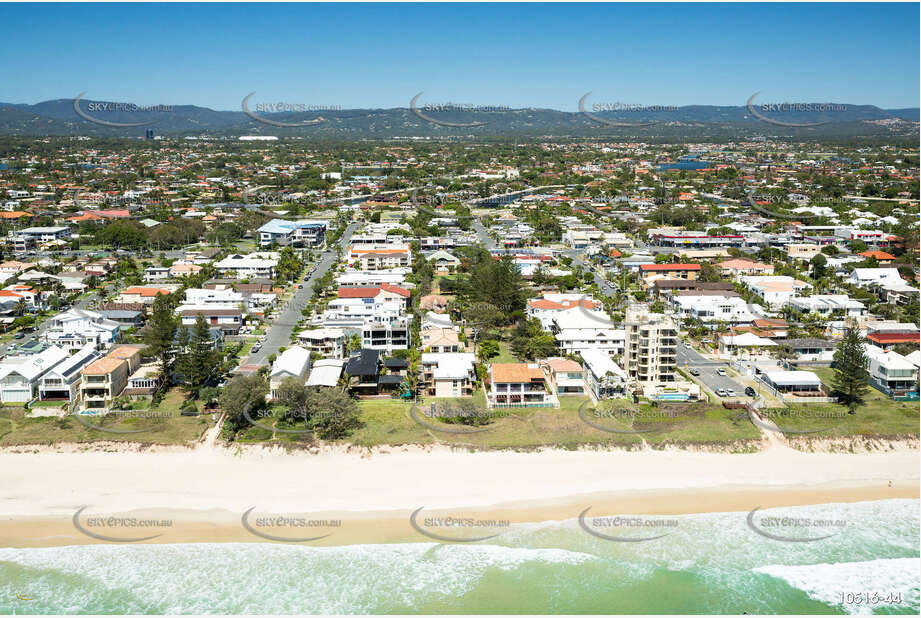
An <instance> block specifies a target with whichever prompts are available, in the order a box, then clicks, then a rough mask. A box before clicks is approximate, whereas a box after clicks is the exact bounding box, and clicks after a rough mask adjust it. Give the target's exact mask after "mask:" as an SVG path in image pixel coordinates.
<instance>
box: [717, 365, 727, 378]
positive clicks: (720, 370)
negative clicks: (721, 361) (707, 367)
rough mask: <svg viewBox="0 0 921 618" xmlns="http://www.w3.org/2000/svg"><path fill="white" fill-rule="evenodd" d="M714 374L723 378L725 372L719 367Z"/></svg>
mask: <svg viewBox="0 0 921 618" xmlns="http://www.w3.org/2000/svg"><path fill="white" fill-rule="evenodd" d="M716 373H717V375H721V376H725V375H726V370H725V369H723V368H722V367H720V368H719V369H717V370H716Z"/></svg>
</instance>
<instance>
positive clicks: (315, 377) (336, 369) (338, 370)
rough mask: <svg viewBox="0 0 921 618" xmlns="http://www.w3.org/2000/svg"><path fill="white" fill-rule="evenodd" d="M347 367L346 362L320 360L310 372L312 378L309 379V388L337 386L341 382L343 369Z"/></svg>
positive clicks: (332, 359)
mask: <svg viewBox="0 0 921 618" xmlns="http://www.w3.org/2000/svg"><path fill="white" fill-rule="evenodd" d="M343 366H345V361H344V360H337V359H334V358H323V359H320V360H318V361H317V362H316V363H314V365H313V369H311V370H310V377H309V378H307V386H336V384H337V383H338V382H339V376H341V375H342V367H343Z"/></svg>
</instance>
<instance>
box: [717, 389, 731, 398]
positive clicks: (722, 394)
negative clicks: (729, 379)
mask: <svg viewBox="0 0 921 618" xmlns="http://www.w3.org/2000/svg"><path fill="white" fill-rule="evenodd" d="M716 394H717V395H719V396H720V397H728V396H729V393H727V392H726V389H725V388H718V389H716Z"/></svg>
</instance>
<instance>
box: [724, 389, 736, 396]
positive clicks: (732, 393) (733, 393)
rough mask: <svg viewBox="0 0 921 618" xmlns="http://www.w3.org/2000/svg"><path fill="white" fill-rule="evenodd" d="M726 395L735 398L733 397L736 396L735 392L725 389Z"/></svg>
mask: <svg viewBox="0 0 921 618" xmlns="http://www.w3.org/2000/svg"><path fill="white" fill-rule="evenodd" d="M726 394H727V395H729V396H730V397H735V396H736V392H735V391H734V390H732V389H731V388H727V389H726Z"/></svg>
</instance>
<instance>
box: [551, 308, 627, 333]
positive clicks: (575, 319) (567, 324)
mask: <svg viewBox="0 0 921 618" xmlns="http://www.w3.org/2000/svg"><path fill="white" fill-rule="evenodd" d="M553 322H554V323H555V324H556V325H557V328H559V329H560V330H567V329H570V328H580V329H584V328H591V329H595V328H613V327H614V323H613V322H611V320H610V319H609V318H608V316H607V315H606V314H605V313H602V312H598V311H589V310H588V309H586V308H585V307H573V308H572V309H566V310H564V311H557V312H556V313H555V314H554V316H553Z"/></svg>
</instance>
